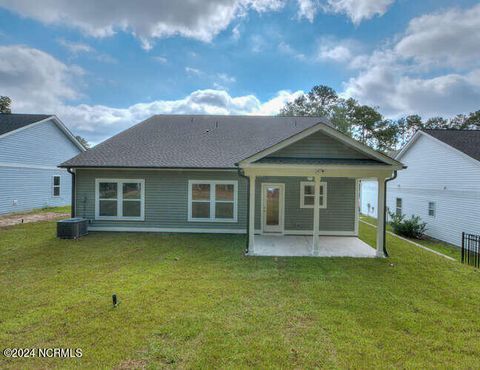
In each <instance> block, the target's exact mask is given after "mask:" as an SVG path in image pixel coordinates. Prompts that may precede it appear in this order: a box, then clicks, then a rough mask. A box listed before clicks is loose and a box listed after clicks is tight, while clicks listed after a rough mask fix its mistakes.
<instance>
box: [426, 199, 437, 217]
mask: <svg viewBox="0 0 480 370" xmlns="http://www.w3.org/2000/svg"><path fill="white" fill-rule="evenodd" d="M435 209H436V204H435V202H428V215H429V216H431V217H435Z"/></svg>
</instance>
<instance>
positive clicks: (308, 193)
mask: <svg viewBox="0 0 480 370" xmlns="http://www.w3.org/2000/svg"><path fill="white" fill-rule="evenodd" d="M314 203H315V183H314V182H307V181H301V182H300V208H313V204H314ZM319 204H320V208H327V183H326V182H321V183H320V197H319Z"/></svg>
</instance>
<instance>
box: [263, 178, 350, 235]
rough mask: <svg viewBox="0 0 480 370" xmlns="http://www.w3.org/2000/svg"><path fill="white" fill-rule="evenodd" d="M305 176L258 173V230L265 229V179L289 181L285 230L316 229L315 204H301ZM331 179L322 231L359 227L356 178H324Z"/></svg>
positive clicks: (286, 191)
mask: <svg viewBox="0 0 480 370" xmlns="http://www.w3.org/2000/svg"><path fill="white" fill-rule="evenodd" d="M301 181H308V180H307V178H305V177H257V179H256V184H255V230H260V229H261V198H262V183H280V184H284V185H285V230H287V231H288V230H296V231H310V232H311V231H312V229H313V208H300V182H301ZM321 181H322V182H326V183H327V208H321V209H320V231H328V232H336V231H338V232H353V231H354V230H355V179H350V178H343V177H338V178H336V177H331V178H322V180H321Z"/></svg>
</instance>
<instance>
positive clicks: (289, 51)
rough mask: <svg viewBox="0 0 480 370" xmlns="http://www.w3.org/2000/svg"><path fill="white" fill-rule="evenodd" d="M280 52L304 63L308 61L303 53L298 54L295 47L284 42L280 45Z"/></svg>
mask: <svg viewBox="0 0 480 370" xmlns="http://www.w3.org/2000/svg"><path fill="white" fill-rule="evenodd" d="M278 50H279V51H280V52H281V53H282V54H285V55H289V56H292V57H294V58H295V59H297V60H302V61H303V60H305V59H306V57H305V54H302V53H300V52H298V51H297V50H295V49H294V48H293V47H291V46H290V45H289V44H287V43H286V42H284V41H282V42H280V43H279V44H278Z"/></svg>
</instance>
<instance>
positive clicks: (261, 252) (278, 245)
mask: <svg viewBox="0 0 480 370" xmlns="http://www.w3.org/2000/svg"><path fill="white" fill-rule="evenodd" d="M254 240H255V241H254V244H255V247H254V250H255V254H254V255H255V256H278V257H294V256H296V257H300V256H310V257H311V256H312V237H311V236H303V235H302V236H291V235H287V236H280V235H255V239H254ZM375 256H376V255H375V249H373V248H372V247H370V246H369V245H368V244H366V243H364V242H363V241H361V240H360V239H358V238H356V237H353V236H320V238H319V252H318V254H316V255H315V257H356V258H373V257H375Z"/></svg>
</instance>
